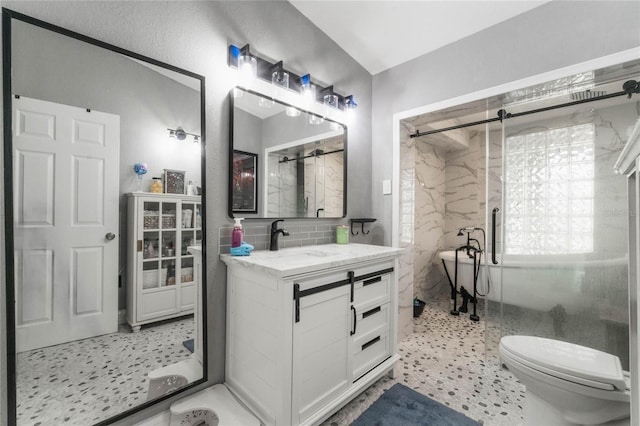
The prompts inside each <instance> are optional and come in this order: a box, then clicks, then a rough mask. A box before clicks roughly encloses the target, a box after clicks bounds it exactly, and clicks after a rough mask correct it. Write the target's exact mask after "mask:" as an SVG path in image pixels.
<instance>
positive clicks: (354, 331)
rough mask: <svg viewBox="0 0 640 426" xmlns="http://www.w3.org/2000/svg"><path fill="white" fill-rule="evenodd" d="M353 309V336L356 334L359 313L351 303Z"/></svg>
mask: <svg viewBox="0 0 640 426" xmlns="http://www.w3.org/2000/svg"><path fill="white" fill-rule="evenodd" d="M351 311H352V312H353V328H352V329H351V334H350V335H351V336H353V335H354V334H356V324H357V323H358V313H357V312H356V308H355V307H354V306H353V305H351Z"/></svg>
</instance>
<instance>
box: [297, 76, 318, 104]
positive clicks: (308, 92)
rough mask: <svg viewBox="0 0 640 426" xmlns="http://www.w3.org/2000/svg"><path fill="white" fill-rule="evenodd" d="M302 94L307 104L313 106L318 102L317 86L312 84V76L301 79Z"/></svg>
mask: <svg viewBox="0 0 640 426" xmlns="http://www.w3.org/2000/svg"><path fill="white" fill-rule="evenodd" d="M300 93H301V94H302V98H303V99H304V101H305V103H306V104H308V105H311V104H312V103H313V102H315V100H316V85H315V84H313V83H311V74H305V75H303V76H302V77H300Z"/></svg>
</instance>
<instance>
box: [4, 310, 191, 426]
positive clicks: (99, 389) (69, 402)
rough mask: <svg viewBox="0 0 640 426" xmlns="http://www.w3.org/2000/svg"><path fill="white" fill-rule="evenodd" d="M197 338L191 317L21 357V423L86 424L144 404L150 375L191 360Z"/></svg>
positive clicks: (125, 329) (18, 398)
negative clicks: (187, 344)
mask: <svg viewBox="0 0 640 426" xmlns="http://www.w3.org/2000/svg"><path fill="white" fill-rule="evenodd" d="M192 337H193V317H186V318H182V319H178V320H175V321H168V322H162V323H157V325H152V326H147V327H143V328H142V330H141V331H140V332H138V333H131V330H130V328H129V327H128V326H121V327H120V331H119V332H117V333H113V334H107V335H104V336H98V337H93V338H90V339H84V340H79V341H76V342H70V343H66V344H61V345H56V346H50V347H47V348H42V349H36V350H33V351H29V352H22V353H19V354H18V355H17V360H16V363H17V383H18V386H17V394H16V397H17V412H18V425H30V426H38V425H62V424H64V425H82V426H86V425H91V424H94V423H97V422H98V421H100V420H103V419H106V418H108V417H111V416H113V415H115V414H117V413H120V412H122V411H124V410H127V409H129V408H131V407H133V406H134V405H139V404H141V403H142V402H144V401H146V399H147V391H148V387H149V380H148V379H147V373H148V372H149V371H151V370H154V369H156V368H159V367H162V366H165V365H168V364H172V363H174V362H177V361H181V360H183V359H186V358H187V357H189V356H190V355H191V352H190V351H189V350H187V349H186V348H185V347H184V346H183V344H182V342H183V341H184V340H187V339H190V338H192ZM134 349H135V350H134Z"/></svg>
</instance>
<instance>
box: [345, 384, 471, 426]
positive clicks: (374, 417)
mask: <svg viewBox="0 0 640 426" xmlns="http://www.w3.org/2000/svg"><path fill="white" fill-rule="evenodd" d="M418 425H424V426H480V423H478V422H476V421H475V420H472V419H470V418H469V417H467V416H465V415H464V414H462V413H459V412H457V411H455V410H453V409H451V408H449V407H447V406H446V405H443V404H440V403H439V402H437V401H434V400H433V399H431V398H429V397H428V396H425V395H422V394H421V393H418V392H416V391H414V390H413V389H409V388H408V387H406V386H404V385H402V384H400V383H396V384H395V385H393V386H392V387H391V389H389V390H388V391H386V392H385V393H383V394H382V396H381V397H380V398H378V400H377V401H376V402H374V403H373V405H372V406H371V407H369V408H367V410H366V411H365V412H364V413H362V414H361V415H360V417H358V418H357V419H356V421H355V422H353V423H351V426H418Z"/></svg>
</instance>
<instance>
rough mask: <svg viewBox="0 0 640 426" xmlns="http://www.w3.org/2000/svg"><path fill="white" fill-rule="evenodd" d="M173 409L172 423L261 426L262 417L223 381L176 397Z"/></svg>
mask: <svg viewBox="0 0 640 426" xmlns="http://www.w3.org/2000/svg"><path fill="white" fill-rule="evenodd" d="M170 411H171V418H170V421H169V426H239V425H242V426H260V421H259V420H258V419H257V418H256V417H255V416H254V415H253V414H251V413H250V412H249V410H247V409H246V408H245V407H244V406H243V405H241V404H240V402H239V401H238V400H237V399H236V398H235V397H234V396H233V395H232V394H231V392H230V391H229V389H227V387H226V386H225V385H224V384H218V385H214V386H211V387H209V388H206V389H204V390H202V391H200V392H197V393H195V394H193V395H189V396H188V397H186V398H183V399H181V400H179V401H176V402H174V403H173V404H171V407H170Z"/></svg>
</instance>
